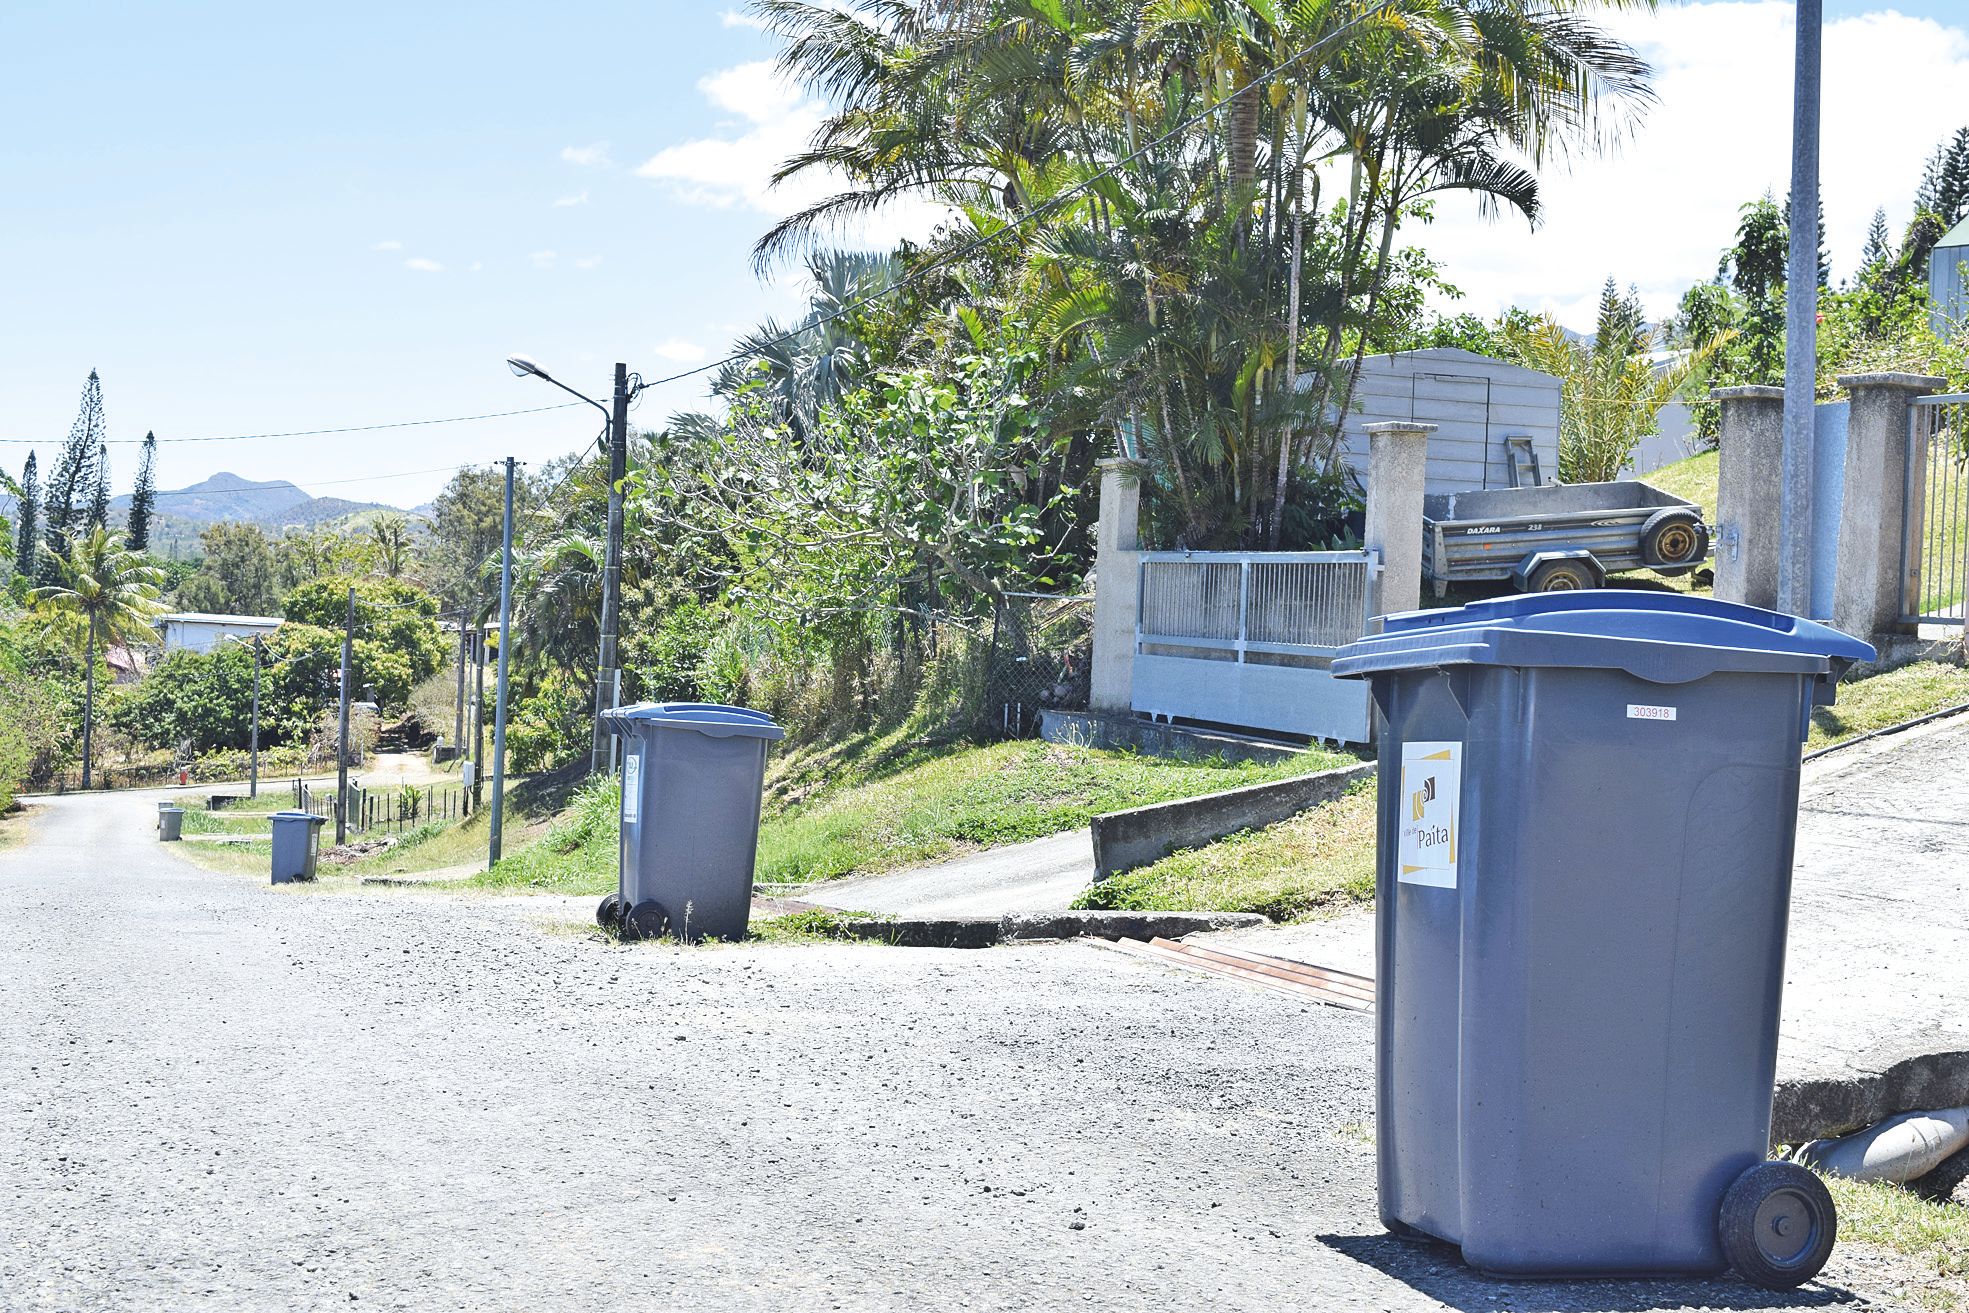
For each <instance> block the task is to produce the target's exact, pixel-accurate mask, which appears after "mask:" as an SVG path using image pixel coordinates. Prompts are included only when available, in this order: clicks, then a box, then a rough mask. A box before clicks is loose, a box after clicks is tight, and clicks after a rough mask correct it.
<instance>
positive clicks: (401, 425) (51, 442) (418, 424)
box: [0, 401, 581, 447]
mask: <svg viewBox="0 0 1969 1313" xmlns="http://www.w3.org/2000/svg"><path fill="white" fill-rule="evenodd" d="M580 404H581V403H580V402H579V401H560V402H556V403H555V404H553V405H551V406H529V407H527V408H526V409H525V410H494V411H488V412H487V413H485V414H483V415H447V416H445V417H444V418H442V419H400V420H395V421H393V422H391V423H388V424H351V425H349V426H347V427H345V428H339V429H294V430H292V431H290V432H287V433H227V434H223V435H220V436H217V437H205V438H159V439H158V440H157V445H158V446H160V447H161V446H163V445H165V444H166V443H178V442H253V441H256V440H258V439H261V438H322V437H329V436H332V435H334V434H339V433H378V432H381V431H382V430H384V429H414V428H423V427H425V426H426V425H431V424H470V423H473V422H475V421H478V420H484V419H511V418H512V417H513V416H515V415H539V414H543V413H545V412H546V411H550V410H567V409H568V408H570V407H572V406H578V405H580ZM105 441H106V443H107V445H109V446H112V447H141V446H143V445H144V442H145V441H146V440H145V439H143V438H108V439H105ZM0 443H6V444H8V445H10V446H37V447H47V446H59V445H60V439H57V438H0Z"/></svg>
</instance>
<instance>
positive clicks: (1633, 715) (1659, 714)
mask: <svg viewBox="0 0 1969 1313" xmlns="http://www.w3.org/2000/svg"><path fill="white" fill-rule="evenodd" d="M1627 718H1628V719H1629V720H1673V719H1675V708H1673V707H1651V706H1648V705H1647V704H1646V703H1643V702H1630V703H1628V704H1627Z"/></svg>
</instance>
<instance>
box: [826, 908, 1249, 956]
mask: <svg viewBox="0 0 1969 1313" xmlns="http://www.w3.org/2000/svg"><path fill="white" fill-rule="evenodd" d="M1264 924H1266V922H1265V918H1264V917H1262V916H1259V915H1258V914H1257V913H1256V912H1037V913H1016V914H1013V915H1011V916H1001V917H985V916H964V917H902V918H898V919H896V920H890V921H873V920H871V921H844V922H841V923H840V925H839V927H838V930H839V933H840V934H842V935H843V936H844V937H846V938H850V939H865V940H869V941H872V942H874V943H878V944H887V945H889V946H890V947H893V948H990V947H992V946H993V945H996V944H1007V943H1017V942H1019V941H1023V940H1036V939H1074V938H1078V937H1080V936H1082V935H1086V936H1091V937H1093V938H1096V939H1154V938H1157V937H1160V938H1163V939H1180V938H1182V937H1183V936H1184V935H1191V934H1195V933H1197V932H1198V931H1201V930H1237V929H1242V928H1244V927H1247V926H1254V925H1264Z"/></svg>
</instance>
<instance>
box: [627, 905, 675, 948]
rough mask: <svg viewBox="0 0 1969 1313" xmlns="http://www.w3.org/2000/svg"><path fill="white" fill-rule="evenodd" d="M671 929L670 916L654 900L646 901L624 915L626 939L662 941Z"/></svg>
mask: <svg viewBox="0 0 1969 1313" xmlns="http://www.w3.org/2000/svg"><path fill="white" fill-rule="evenodd" d="M669 928H670V914H669V913H668V912H666V911H664V910H663V904H662V903H659V902H657V901H656V900H655V899H653V898H646V899H644V900H643V901H642V902H640V903H637V904H636V905H635V906H634V907H632V908H630V909H629V910H628V911H626V912H624V913H623V914H622V937H623V938H624V939H632V940H633V939H661V938H662V937H663V932H664V931H665V930H668V929H669Z"/></svg>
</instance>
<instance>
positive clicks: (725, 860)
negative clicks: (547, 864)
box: [595, 702, 786, 943]
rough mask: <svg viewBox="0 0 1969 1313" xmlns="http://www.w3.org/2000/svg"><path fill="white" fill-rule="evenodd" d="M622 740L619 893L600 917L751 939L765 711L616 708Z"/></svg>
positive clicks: (649, 929)
mask: <svg viewBox="0 0 1969 1313" xmlns="http://www.w3.org/2000/svg"><path fill="white" fill-rule="evenodd" d="M606 718H607V721H608V724H609V727H610V728H611V729H613V730H614V731H615V733H616V735H617V736H618V737H620V738H621V739H622V741H623V746H622V840H621V853H620V858H619V867H618V871H619V873H618V875H617V883H616V891H615V893H613V894H610V895H609V896H608V897H607V898H604V899H603V900H602V905H601V907H600V908H599V909H597V911H596V913H595V919H596V920H597V921H598V922H600V923H601V924H602V925H603V926H605V927H610V928H614V929H619V930H620V931H621V932H622V934H623V937H624V938H628V939H645V938H653V937H656V936H659V935H663V934H666V933H667V934H670V935H673V936H675V937H677V938H679V939H682V940H685V941H687V942H691V943H695V942H696V941H697V940H699V939H703V938H706V937H707V936H711V937H716V938H719V939H742V938H744V937H745V931H746V927H747V925H748V923H749V922H750V920H751V915H752V866H753V862H754V860H755V859H756V858H757V856H758V849H759V797H760V792H761V789H762V788H763V786H764V783H765V778H766V749H767V746H768V745H769V744H771V743H774V742H776V741H778V740H779V739H781V738H783V737H784V736H785V733H786V731H785V730H783V729H781V728H780V727H779V726H778V725H776V724H774V723H773V720H772V718H771V717H770V716H767V715H766V714H765V713H764V712H759V711H751V710H748V709H746V708H744V707H721V706H716V705H713V704H710V703H702V702H639V703H637V704H636V705H634V706H628V707H620V708H617V709H616V710H614V711H610V712H608V713H607V717H606Z"/></svg>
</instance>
